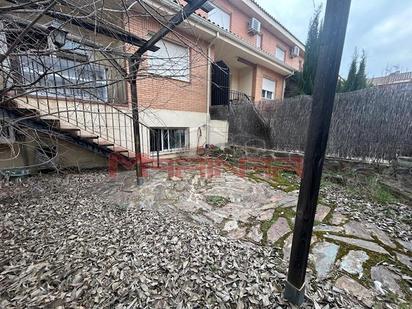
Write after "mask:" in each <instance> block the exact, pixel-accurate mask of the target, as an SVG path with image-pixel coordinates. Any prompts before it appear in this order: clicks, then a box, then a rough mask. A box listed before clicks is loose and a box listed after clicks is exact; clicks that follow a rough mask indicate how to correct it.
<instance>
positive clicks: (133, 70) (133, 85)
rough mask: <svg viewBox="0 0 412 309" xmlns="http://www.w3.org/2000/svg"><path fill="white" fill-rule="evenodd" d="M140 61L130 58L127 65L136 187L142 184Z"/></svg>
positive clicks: (137, 58)
mask: <svg viewBox="0 0 412 309" xmlns="http://www.w3.org/2000/svg"><path fill="white" fill-rule="evenodd" d="M140 61H141V58H140V57H135V56H132V57H131V58H130V63H129V69H130V91H131V96H132V117H133V133H134V152H135V159H136V181H137V185H142V184H143V172H142V153H141V147H140V126H139V110H138V97H137V72H138V71H139V66H140Z"/></svg>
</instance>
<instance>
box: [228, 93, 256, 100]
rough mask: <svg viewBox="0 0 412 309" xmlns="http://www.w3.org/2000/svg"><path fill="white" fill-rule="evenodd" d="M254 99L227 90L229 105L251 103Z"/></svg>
mask: <svg viewBox="0 0 412 309" xmlns="http://www.w3.org/2000/svg"><path fill="white" fill-rule="evenodd" d="M254 100H255V98H254V97H252V96H249V95H247V94H246V93H244V92H241V91H237V90H229V102H230V103H242V102H245V101H246V102H253V101H254Z"/></svg>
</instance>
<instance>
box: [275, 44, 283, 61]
mask: <svg viewBox="0 0 412 309" xmlns="http://www.w3.org/2000/svg"><path fill="white" fill-rule="evenodd" d="M275 57H276V59H278V60H280V61H282V62H285V59H286V49H284V48H283V47H280V46H277V47H276V51H275Z"/></svg>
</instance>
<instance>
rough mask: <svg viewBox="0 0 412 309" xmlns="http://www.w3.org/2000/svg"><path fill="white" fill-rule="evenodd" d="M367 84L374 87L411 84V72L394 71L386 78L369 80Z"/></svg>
mask: <svg viewBox="0 0 412 309" xmlns="http://www.w3.org/2000/svg"><path fill="white" fill-rule="evenodd" d="M369 82H370V83H371V84H372V85H374V86H381V85H392V84H400V83H410V82H412V72H403V73H401V72H400V71H396V72H394V73H390V74H388V75H386V76H381V77H374V78H371V79H369Z"/></svg>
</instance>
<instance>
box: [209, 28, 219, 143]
mask: <svg viewBox="0 0 412 309" xmlns="http://www.w3.org/2000/svg"><path fill="white" fill-rule="evenodd" d="M219 37H220V33H219V32H216V35H215V37H214V38H213V40H212V41H211V42H210V43H209V45H208V46H207V64H208V65H207V93H206V144H209V140H210V136H209V134H210V132H209V118H210V113H209V111H210V104H211V93H212V89H211V88H212V68H211V63H212V62H211V61H210V56H211V48H212V45H213V44H214V43H215V42H216V40H218V39H219Z"/></svg>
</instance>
